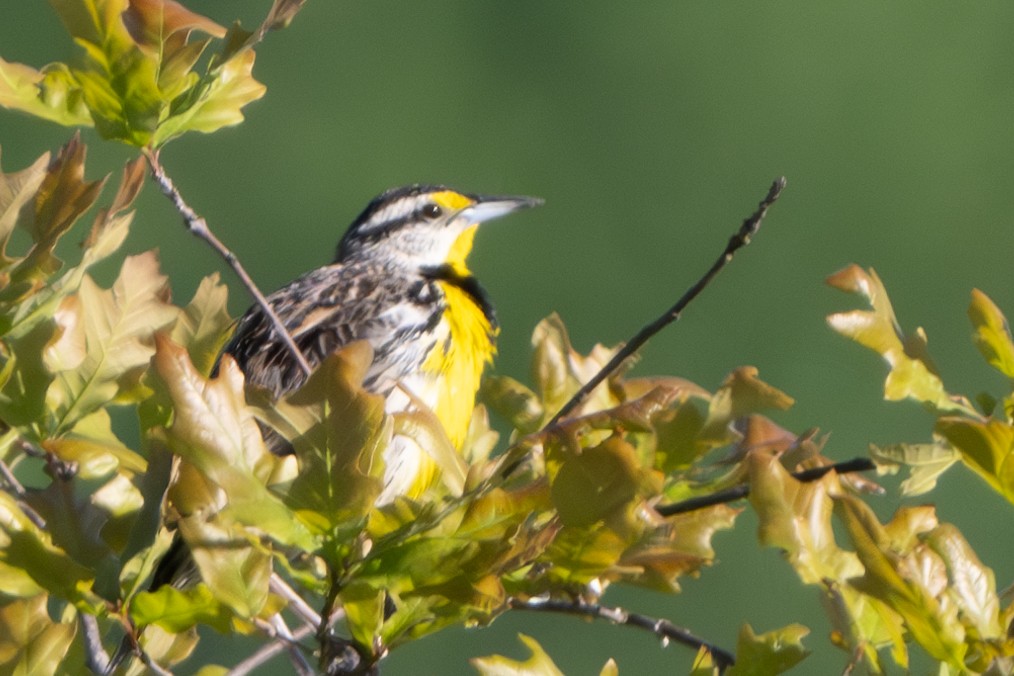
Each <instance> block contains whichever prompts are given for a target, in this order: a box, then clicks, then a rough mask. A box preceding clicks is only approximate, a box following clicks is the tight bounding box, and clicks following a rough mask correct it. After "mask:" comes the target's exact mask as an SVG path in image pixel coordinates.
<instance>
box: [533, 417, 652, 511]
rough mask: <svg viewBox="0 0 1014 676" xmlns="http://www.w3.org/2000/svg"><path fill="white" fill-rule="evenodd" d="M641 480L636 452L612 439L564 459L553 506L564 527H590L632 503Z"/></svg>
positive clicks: (558, 476) (616, 439)
mask: <svg viewBox="0 0 1014 676" xmlns="http://www.w3.org/2000/svg"><path fill="white" fill-rule="evenodd" d="M641 480H642V476H641V471H640V467H639V463H638V462H637V457H636V455H635V454H634V451H633V449H632V448H631V447H630V445H629V444H627V443H625V442H624V441H623V440H622V439H620V438H617V437H610V438H609V439H607V440H606V441H604V442H603V443H601V444H598V445H597V446H593V447H591V448H585V449H583V450H582V452H581V453H580V455H574V456H572V457H567V458H565V459H564V460H563V463H562V464H561V466H560V469H559V471H558V472H557V474H556V477H555V478H554V479H553V482H552V495H553V504H554V505H555V506H556V509H557V511H558V513H559V514H560V518H561V519H562V521H563V523H564V525H568V526H589V525H591V524H593V523H595V522H596V521H599V520H600V519H603V518H605V517H606V516H608V515H609V514H611V513H612V512H613V511H615V510H617V509H619V508H621V507H623V506H624V505H626V504H627V503H629V502H630V501H631V500H633V499H634V497H635V496H636V495H637V494H638V491H639V489H640V487H641V485H640V484H641Z"/></svg>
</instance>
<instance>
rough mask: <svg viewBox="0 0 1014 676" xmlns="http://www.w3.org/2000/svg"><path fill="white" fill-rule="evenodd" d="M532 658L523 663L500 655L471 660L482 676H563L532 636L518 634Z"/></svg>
mask: <svg viewBox="0 0 1014 676" xmlns="http://www.w3.org/2000/svg"><path fill="white" fill-rule="evenodd" d="M518 639H520V640H521V642H522V643H524V644H525V647H526V648H528V651H529V652H530V653H531V656H530V657H529V658H528V659H527V660H525V661H523V662H521V661H518V660H512V659H510V658H508V657H502V656H500V655H491V656H489V657H475V658H472V659H471V660H469V662H471V664H472V666H473V667H475V668H476V669H477V670H478V672H479V673H480V674H482V676H563V672H562V671H560V669H559V668H558V667H557V666H556V664H554V663H553V660H552V659H551V658H550V657H549V655H547V654H546V651H544V650H543V649H542V646H540V645H539V642H538V641H536V640H535V639H534V638H532V637H531V636H525V635H524V634H518Z"/></svg>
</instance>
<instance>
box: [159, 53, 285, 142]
mask: <svg viewBox="0 0 1014 676" xmlns="http://www.w3.org/2000/svg"><path fill="white" fill-rule="evenodd" d="M254 58H255V54H254V52H253V51H246V52H242V53H240V54H238V55H236V56H234V57H232V58H231V59H229V60H228V61H227V62H225V63H224V64H223V65H222V66H220V67H219V68H218V70H217V71H216V72H215V73H214V75H213V77H212V78H211V79H210V82H208V83H207V85H206V86H204V87H201V88H200V89H195V90H194V91H193V94H192V96H190V100H188V101H186V102H185V104H184V105H182V106H180V109H179V111H178V112H176V111H174V112H173V114H172V115H170V116H169V117H168V118H166V120H165V121H164V122H163V123H162V124H161V125H159V127H158V131H157V132H156V133H155V135H154V136H153V138H152V143H153V144H154V145H163V144H164V143H166V142H167V141H169V140H171V139H173V138H175V137H177V136H179V135H180V134H182V133H184V132H187V131H200V132H204V133H206V134H208V133H211V132H214V131H217V130H219V129H221V128H222V127H228V126H232V125H236V124H239V123H240V122H242V121H243V112H242V109H243V108H244V107H245V106H246V105H247V104H248V103H250V102H252V101H256V100H257V99H259V98H261V97H262V96H264V93H265V92H266V91H267V88H266V87H265V86H264V85H262V84H261V83H260V82H258V81H257V80H255V79H254V78H253V75H252V71H253V64H254Z"/></svg>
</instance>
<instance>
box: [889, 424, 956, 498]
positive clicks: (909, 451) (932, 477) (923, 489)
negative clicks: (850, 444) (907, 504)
mask: <svg viewBox="0 0 1014 676" xmlns="http://www.w3.org/2000/svg"><path fill="white" fill-rule="evenodd" d="M870 456H871V457H872V458H873V459H874V460H875V461H876V462H877V465H878V469H880V470H882V471H890V470H892V469H893V470H896V469H897V467H898V466H904V467H907V468H908V470H909V477H908V478H907V479H905V480H904V481H902V482H901V492H902V495H922V494H924V493H928V492H929V491H931V490H933V489H934V488H935V487H936V485H937V479H938V478H939V477H940V475H942V474H943V473H944V472H946V471H947V470H948V469H949V468H950V467H951V465H953V464H954V463H956V462H960V461H961V454H960V453H959V452H958V451H957V450H956V449H955V448H954V447H953V446H951V445H950V444H948V443H946V442H945V441H944V440H943V439H940V438H939V437H938V438H937V440H936V441H934V443H932V444H891V445H889V446H874V445H871V446H870Z"/></svg>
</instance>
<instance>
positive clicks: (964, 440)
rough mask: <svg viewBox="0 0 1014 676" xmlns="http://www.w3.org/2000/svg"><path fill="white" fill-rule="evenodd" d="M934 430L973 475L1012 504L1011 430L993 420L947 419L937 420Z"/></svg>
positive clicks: (1013, 454)
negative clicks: (958, 454)
mask: <svg viewBox="0 0 1014 676" xmlns="http://www.w3.org/2000/svg"><path fill="white" fill-rule="evenodd" d="M935 431H936V433H937V434H939V435H940V436H942V437H943V438H945V439H946V440H947V441H949V442H950V443H951V445H953V446H954V447H955V448H956V449H958V451H960V452H961V459H962V460H964V462H965V464H966V465H968V466H969V467H970V468H971V469H972V470H974V471H975V473H976V474H978V475H979V476H980V477H982V478H983V479H985V480H986V482H987V483H988V484H989V485H990V486H992V487H993V488H994V489H995V490H996V491H997V492H998V493H1000V495H1002V496H1004V497H1005V498H1007V500H1008V501H1010V502H1014V461H1012V458H1014V427H1011V425H1010V424H1008V423H1007V422H1005V421H1003V420H997V419H995V418H990V419H988V420H984V421H981V420H976V419H970V418H963V417H962V418H959V417H954V416H946V417H942V418H938V419H937V424H936V430H935Z"/></svg>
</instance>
